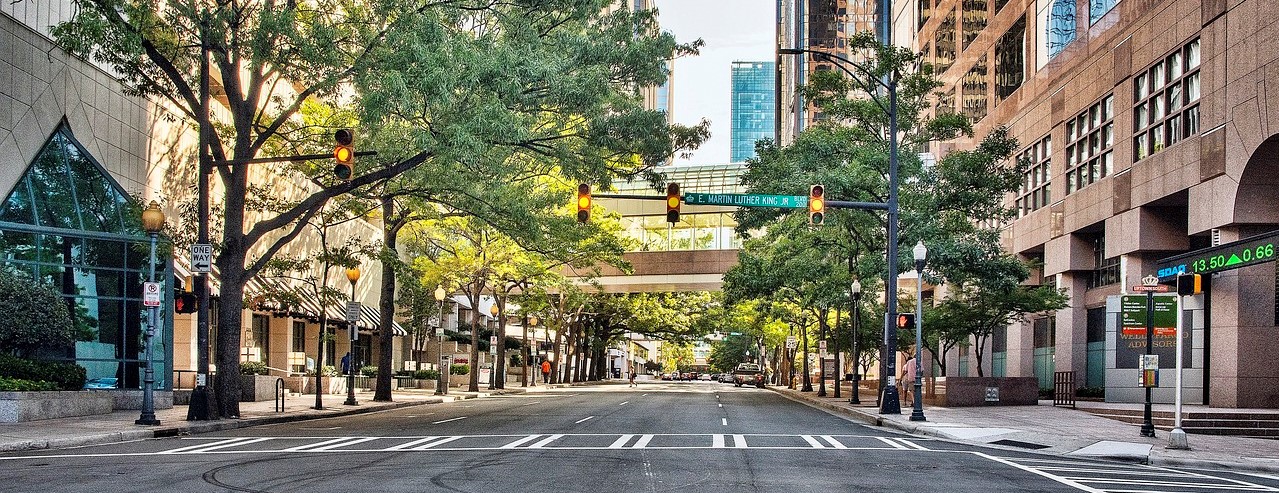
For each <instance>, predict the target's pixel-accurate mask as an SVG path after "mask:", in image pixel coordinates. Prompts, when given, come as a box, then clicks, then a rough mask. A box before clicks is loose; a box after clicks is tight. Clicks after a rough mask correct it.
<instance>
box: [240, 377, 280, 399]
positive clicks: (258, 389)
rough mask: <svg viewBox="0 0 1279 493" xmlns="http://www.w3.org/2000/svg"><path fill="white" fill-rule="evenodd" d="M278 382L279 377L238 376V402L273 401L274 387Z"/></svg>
mask: <svg viewBox="0 0 1279 493" xmlns="http://www.w3.org/2000/svg"><path fill="white" fill-rule="evenodd" d="M279 380H281V377H272V376H267V375H240V402H259V401H272V400H275V387H276V382H277V381H279ZM286 388H287V386H286Z"/></svg>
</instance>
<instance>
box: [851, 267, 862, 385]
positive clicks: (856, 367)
mask: <svg viewBox="0 0 1279 493" xmlns="http://www.w3.org/2000/svg"><path fill="white" fill-rule="evenodd" d="M848 292H849V295H850V296H851V297H852V300H853V392H852V394H853V395H852V396H851V397H849V399H848V403H849V404H861V403H862V400H861V398H860V397H859V396H858V395H857V394H858V393H859V390H858V389H859V388H860V387H859V385H860V384H861V379H862V372H861V357H860V355H859V354H857V335H858V334H860V333H861V322H862V316H861V300H862V283H861V281H858V280H856V279H853V284H852V285H851V286H849V287H848Z"/></svg>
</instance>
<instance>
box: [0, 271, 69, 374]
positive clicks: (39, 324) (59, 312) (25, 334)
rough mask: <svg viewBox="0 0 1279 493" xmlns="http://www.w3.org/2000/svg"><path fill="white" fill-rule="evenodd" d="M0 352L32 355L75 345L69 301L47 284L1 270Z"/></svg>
mask: <svg viewBox="0 0 1279 493" xmlns="http://www.w3.org/2000/svg"><path fill="white" fill-rule="evenodd" d="M0 313H3V314H4V316H3V317H0V351H3V352H7V353H16V354H20V355H24V356H25V355H30V354H32V353H34V352H35V351H36V350H37V349H41V348H63V347H69V346H71V345H72V344H74V343H75V324H73V323H72V321H71V312H70V309H69V308H67V302H66V300H63V299H62V296H61V295H59V294H58V292H57V291H54V289H53V288H52V287H50V286H48V285H47V284H44V283H42V282H37V281H33V280H31V279H28V278H25V277H22V276H20V275H17V274H13V273H11V272H8V271H6V270H4V269H0Z"/></svg>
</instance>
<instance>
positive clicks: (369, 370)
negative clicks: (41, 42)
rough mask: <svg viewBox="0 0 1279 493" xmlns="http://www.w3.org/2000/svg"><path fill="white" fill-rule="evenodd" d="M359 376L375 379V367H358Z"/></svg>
mask: <svg viewBox="0 0 1279 493" xmlns="http://www.w3.org/2000/svg"><path fill="white" fill-rule="evenodd" d="M360 374H361V375H364V376H366V377H376V376H377V367H376V366H373V365H364V366H361V367H360Z"/></svg>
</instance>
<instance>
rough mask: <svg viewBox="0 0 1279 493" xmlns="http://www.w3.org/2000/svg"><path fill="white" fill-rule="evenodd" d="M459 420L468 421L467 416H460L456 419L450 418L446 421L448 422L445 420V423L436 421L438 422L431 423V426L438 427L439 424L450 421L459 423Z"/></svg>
mask: <svg viewBox="0 0 1279 493" xmlns="http://www.w3.org/2000/svg"><path fill="white" fill-rule="evenodd" d="M459 419H466V416H458V417H456V418H449V419H446V420H443V421H436V422H434V423H431V424H433V425H438V424H441V423H448V422H449V421H457V420H459Z"/></svg>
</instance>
